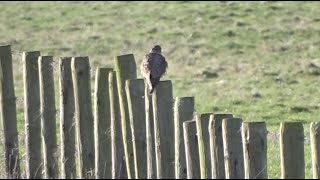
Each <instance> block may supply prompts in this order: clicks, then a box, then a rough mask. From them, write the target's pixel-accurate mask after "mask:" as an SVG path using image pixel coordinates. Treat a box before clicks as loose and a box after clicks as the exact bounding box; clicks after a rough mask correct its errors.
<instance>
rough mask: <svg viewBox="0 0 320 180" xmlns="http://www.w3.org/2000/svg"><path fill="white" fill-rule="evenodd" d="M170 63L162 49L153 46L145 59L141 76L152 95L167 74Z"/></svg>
mask: <svg viewBox="0 0 320 180" xmlns="http://www.w3.org/2000/svg"><path fill="white" fill-rule="evenodd" d="M167 67H168V63H167V61H166V58H165V57H164V56H163V55H162V54H161V47H160V46H159V45H155V46H153V47H152V48H151V49H150V51H149V53H148V54H146V55H145V56H144V58H143V61H142V63H141V66H140V70H141V74H142V75H143V76H144V78H145V79H146V81H147V83H148V86H149V89H151V90H150V94H152V92H153V91H154V89H155V87H156V85H157V84H158V83H159V81H160V78H161V77H162V76H163V75H164V74H165V72H166V69H167Z"/></svg>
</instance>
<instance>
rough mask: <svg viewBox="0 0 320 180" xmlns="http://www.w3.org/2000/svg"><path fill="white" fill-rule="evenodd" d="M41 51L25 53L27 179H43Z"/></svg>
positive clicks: (23, 58)
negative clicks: (39, 62) (40, 84)
mask: <svg viewBox="0 0 320 180" xmlns="http://www.w3.org/2000/svg"><path fill="white" fill-rule="evenodd" d="M39 56H40V52H39V51H35V52H23V55H22V60H23V66H24V68H23V70H24V76H23V79H24V94H25V95H24V97H25V108H24V109H25V128H26V147H27V158H26V163H27V164H26V175H27V179H41V178H42V160H41V159H42V158H41V157H42V155H41V119H40V90H39V68H38V57H39Z"/></svg>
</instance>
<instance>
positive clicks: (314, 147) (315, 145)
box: [310, 122, 320, 179]
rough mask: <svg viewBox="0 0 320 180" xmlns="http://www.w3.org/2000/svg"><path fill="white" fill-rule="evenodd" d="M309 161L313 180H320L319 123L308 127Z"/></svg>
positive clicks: (313, 123)
mask: <svg viewBox="0 0 320 180" xmlns="http://www.w3.org/2000/svg"><path fill="white" fill-rule="evenodd" d="M310 140H311V159H312V172H313V179H319V178H320V122H312V123H311V125H310Z"/></svg>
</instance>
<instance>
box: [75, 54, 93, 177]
mask: <svg viewBox="0 0 320 180" xmlns="http://www.w3.org/2000/svg"><path fill="white" fill-rule="evenodd" d="M71 70H72V80H73V85H74V97H75V122H76V139H77V154H78V157H77V159H78V163H79V164H78V165H79V171H78V172H79V178H81V179H82V178H92V177H94V174H95V173H94V165H95V164H94V160H95V158H94V157H95V154H94V153H95V152H94V138H93V124H94V123H93V114H92V102H91V85H90V67H89V59H88V57H73V58H72V61H71Z"/></svg>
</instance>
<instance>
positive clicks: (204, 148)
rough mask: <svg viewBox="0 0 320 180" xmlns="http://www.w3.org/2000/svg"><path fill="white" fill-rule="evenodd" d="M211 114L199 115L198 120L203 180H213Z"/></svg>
mask: <svg viewBox="0 0 320 180" xmlns="http://www.w3.org/2000/svg"><path fill="white" fill-rule="evenodd" d="M210 115H211V113H205V114H199V115H198V117H197V118H196V121H197V131H198V143H199V156H200V170H201V179H211V164H210V144H209V120H210Z"/></svg>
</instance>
